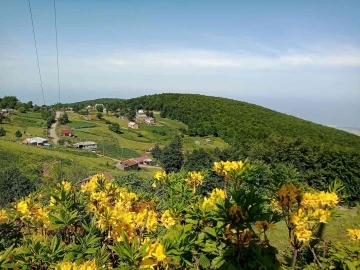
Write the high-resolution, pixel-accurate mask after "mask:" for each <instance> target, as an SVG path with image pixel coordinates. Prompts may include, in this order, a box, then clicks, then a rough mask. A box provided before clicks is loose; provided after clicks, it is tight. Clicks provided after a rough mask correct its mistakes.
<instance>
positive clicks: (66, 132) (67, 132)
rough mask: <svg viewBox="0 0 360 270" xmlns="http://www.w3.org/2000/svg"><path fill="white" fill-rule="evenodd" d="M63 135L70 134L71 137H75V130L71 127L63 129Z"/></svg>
mask: <svg viewBox="0 0 360 270" xmlns="http://www.w3.org/2000/svg"><path fill="white" fill-rule="evenodd" d="M61 135H65V136H69V137H73V136H74V134H73V131H72V130H71V129H63V130H61Z"/></svg>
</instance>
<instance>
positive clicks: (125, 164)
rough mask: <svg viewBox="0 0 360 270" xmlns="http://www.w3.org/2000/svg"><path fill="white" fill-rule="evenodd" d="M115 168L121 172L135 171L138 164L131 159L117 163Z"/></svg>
mask: <svg viewBox="0 0 360 270" xmlns="http://www.w3.org/2000/svg"><path fill="white" fill-rule="evenodd" d="M116 168H118V169H120V170H123V171H129V170H137V169H138V168H139V164H138V162H137V161H136V159H133V158H131V159H127V160H123V161H120V162H118V163H117V164H116Z"/></svg>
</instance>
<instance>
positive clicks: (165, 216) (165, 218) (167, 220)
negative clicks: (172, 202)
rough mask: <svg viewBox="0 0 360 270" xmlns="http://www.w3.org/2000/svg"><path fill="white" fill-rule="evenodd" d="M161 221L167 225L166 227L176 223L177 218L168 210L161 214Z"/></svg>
mask: <svg viewBox="0 0 360 270" xmlns="http://www.w3.org/2000/svg"><path fill="white" fill-rule="evenodd" d="M161 223H162V224H163V225H164V226H165V228H166V229H169V228H170V227H172V226H174V225H175V219H174V218H173V217H172V216H171V213H170V211H169V210H166V211H165V212H164V213H163V214H162V216H161Z"/></svg>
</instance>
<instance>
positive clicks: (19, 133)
mask: <svg viewBox="0 0 360 270" xmlns="http://www.w3.org/2000/svg"><path fill="white" fill-rule="evenodd" d="M15 137H16V138H21V137H22V133H21V131H20V130H17V131H16V132H15Z"/></svg>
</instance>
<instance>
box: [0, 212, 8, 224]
mask: <svg viewBox="0 0 360 270" xmlns="http://www.w3.org/2000/svg"><path fill="white" fill-rule="evenodd" d="M8 220H9V217H8V215H7V213H6V211H5V210H3V209H1V210H0V224H1V223H4V222H6V221H8Z"/></svg>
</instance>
